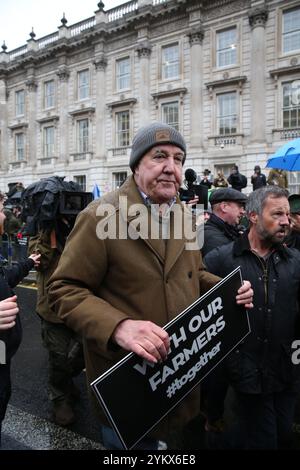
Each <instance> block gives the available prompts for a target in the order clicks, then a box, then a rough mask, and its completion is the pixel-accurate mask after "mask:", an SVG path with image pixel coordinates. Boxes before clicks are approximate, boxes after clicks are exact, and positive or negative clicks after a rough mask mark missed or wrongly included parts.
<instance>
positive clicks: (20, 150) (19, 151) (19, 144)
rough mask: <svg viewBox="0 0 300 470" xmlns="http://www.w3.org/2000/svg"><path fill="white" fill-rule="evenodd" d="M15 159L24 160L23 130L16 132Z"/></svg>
mask: <svg viewBox="0 0 300 470" xmlns="http://www.w3.org/2000/svg"><path fill="white" fill-rule="evenodd" d="M15 142H16V159H17V161H18V162H22V161H23V160H25V138H24V134H23V132H20V133H18V134H16V136H15Z"/></svg>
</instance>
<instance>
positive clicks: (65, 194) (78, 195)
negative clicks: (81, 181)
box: [59, 191, 93, 216]
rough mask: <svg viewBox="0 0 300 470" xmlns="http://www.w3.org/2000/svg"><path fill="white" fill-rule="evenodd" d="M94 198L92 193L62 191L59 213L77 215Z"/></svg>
mask: <svg viewBox="0 0 300 470" xmlns="http://www.w3.org/2000/svg"><path fill="white" fill-rule="evenodd" d="M92 200H93V195H92V193H86V192H82V191H62V192H61V193H60V199H59V214H62V215H75V216H76V215H77V214H79V212H81V211H82V210H83V209H84V208H85V207H86V206H87V205H88V204H89V203H90V202H92Z"/></svg>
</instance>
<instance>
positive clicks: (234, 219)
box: [221, 201, 245, 225]
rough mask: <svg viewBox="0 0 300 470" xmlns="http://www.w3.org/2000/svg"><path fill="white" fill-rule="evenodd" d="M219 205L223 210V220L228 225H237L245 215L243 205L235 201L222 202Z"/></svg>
mask: <svg viewBox="0 0 300 470" xmlns="http://www.w3.org/2000/svg"><path fill="white" fill-rule="evenodd" d="M221 205H222V208H223V213H222V218H223V220H224V221H225V222H227V223H228V224H229V225H238V224H239V223H240V221H241V218H242V217H243V216H244V215H245V204H243V203H241V202H237V201H236V202H235V201H224V202H222V203H221Z"/></svg>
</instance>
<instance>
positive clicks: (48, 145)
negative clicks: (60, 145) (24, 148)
mask: <svg viewBox="0 0 300 470" xmlns="http://www.w3.org/2000/svg"><path fill="white" fill-rule="evenodd" d="M50 129H51V130H52V138H53V142H50V143H48V142H47V139H48V137H49V136H48V135H47V134H48V131H49V130H50ZM49 149H50V151H49ZM54 154H55V126H53V125H52V126H44V127H43V157H44V158H53V157H54Z"/></svg>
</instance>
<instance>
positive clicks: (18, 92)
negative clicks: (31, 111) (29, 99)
mask: <svg viewBox="0 0 300 470" xmlns="http://www.w3.org/2000/svg"><path fill="white" fill-rule="evenodd" d="M21 93H22V95H21ZM19 96H23V101H21V102H19V100H18V97H19ZM19 106H21V112H19V111H18V108H19ZM15 116H16V117H20V116H25V90H24V88H22V89H21V90H16V92H15Z"/></svg>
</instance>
